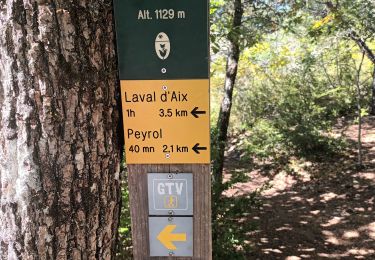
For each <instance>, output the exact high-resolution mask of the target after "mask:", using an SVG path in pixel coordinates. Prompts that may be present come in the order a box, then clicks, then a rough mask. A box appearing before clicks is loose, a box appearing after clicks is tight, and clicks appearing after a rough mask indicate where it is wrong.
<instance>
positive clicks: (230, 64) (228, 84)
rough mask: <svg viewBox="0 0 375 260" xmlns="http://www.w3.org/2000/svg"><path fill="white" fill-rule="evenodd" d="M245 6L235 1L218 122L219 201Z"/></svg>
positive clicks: (216, 188) (215, 170)
mask: <svg viewBox="0 0 375 260" xmlns="http://www.w3.org/2000/svg"><path fill="white" fill-rule="evenodd" d="M242 15H243V6H242V3H241V0H234V15H233V23H232V30H231V31H230V32H229V34H228V40H229V52H228V57H227V64H226V77H225V83H224V97H223V100H222V102H221V107H220V112H219V119H218V122H217V134H216V136H215V140H214V142H215V149H214V152H215V153H216V154H215V155H214V163H213V177H214V182H213V183H214V189H213V199H214V201H218V199H219V197H220V195H221V193H222V191H223V167H224V153H225V146H226V143H227V135H228V127H229V119H230V112H231V108H232V97H233V88H234V84H235V81H236V77H237V68H238V61H239V58H240V43H239V36H240V27H241V24H242ZM215 214H216V213H215V207H214V208H213V216H215Z"/></svg>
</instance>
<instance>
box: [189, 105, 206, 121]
mask: <svg viewBox="0 0 375 260" xmlns="http://www.w3.org/2000/svg"><path fill="white" fill-rule="evenodd" d="M191 114H192V115H193V116H194V117H195V118H199V116H198V115H204V114H206V111H200V110H198V107H195V108H194V109H193V110H192V111H191Z"/></svg>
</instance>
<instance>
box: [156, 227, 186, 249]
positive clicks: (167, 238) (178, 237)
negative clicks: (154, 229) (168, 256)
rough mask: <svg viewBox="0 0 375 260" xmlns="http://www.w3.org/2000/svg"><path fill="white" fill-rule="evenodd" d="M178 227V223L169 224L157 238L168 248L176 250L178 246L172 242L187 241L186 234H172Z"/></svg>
mask: <svg viewBox="0 0 375 260" xmlns="http://www.w3.org/2000/svg"><path fill="white" fill-rule="evenodd" d="M175 229H176V225H167V226H166V227H165V228H164V229H163V230H162V231H161V232H160V234H159V235H158V237H157V239H158V240H159V241H160V243H162V245H163V246H164V247H166V248H167V249H168V250H176V249H177V247H176V246H175V245H174V244H173V243H172V242H185V241H186V234H185V233H178V234H172V232H173V230H175Z"/></svg>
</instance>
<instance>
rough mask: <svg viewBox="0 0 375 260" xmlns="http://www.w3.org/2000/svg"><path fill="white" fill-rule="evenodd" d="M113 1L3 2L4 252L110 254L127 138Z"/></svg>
mask: <svg viewBox="0 0 375 260" xmlns="http://www.w3.org/2000/svg"><path fill="white" fill-rule="evenodd" d="M112 24H113V17H112V1H110V0H92V1H90V0H87V1H85V0H77V1H66V0H55V1H50V0H36V1H31V0H6V1H4V0H3V1H0V199H1V201H0V259H110V258H111V256H112V255H113V251H114V246H115V240H116V230H117V225H118V211H119V171H120V167H119V163H120V145H119V143H118V141H117V140H118V137H119V136H120V135H121V134H122V133H119V131H118V129H117V127H118V121H119V113H118V109H117V107H118V106H117V105H118V99H117V95H118V94H117V92H118V90H117V77H116V62H115V60H116V57H115V50H114V40H113V38H114V34H113V25H112Z"/></svg>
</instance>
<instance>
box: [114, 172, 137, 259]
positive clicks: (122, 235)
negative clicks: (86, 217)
mask: <svg viewBox="0 0 375 260" xmlns="http://www.w3.org/2000/svg"><path fill="white" fill-rule="evenodd" d="M129 207H130V205H129V190H128V182H127V177H126V176H125V177H124V179H123V180H122V183H121V215H120V225H119V229H118V244H117V246H118V248H117V254H116V258H117V259H124V260H125V259H133V257H132V237H131V222H130V208H129Z"/></svg>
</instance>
